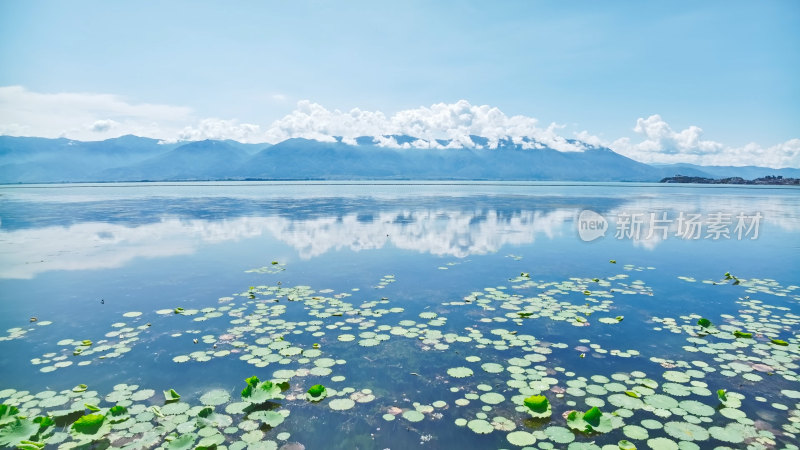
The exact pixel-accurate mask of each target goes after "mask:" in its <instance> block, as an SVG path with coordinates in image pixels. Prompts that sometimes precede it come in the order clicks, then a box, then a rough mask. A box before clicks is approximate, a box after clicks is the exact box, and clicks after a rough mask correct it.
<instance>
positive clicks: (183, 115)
mask: <svg viewBox="0 0 800 450" xmlns="http://www.w3.org/2000/svg"><path fill="white" fill-rule="evenodd" d="M191 114H192V110H191V109H190V108H186V107H182V106H169V105H156V104H149V103H137V104H134V103H130V102H128V101H126V100H125V99H123V98H121V97H119V96H116V95H110V94H94V93H56V94H45V93H39V92H32V91H29V90H27V89H25V88H24V87H22V86H5V87H0V134H10V135H17V136H39V137H50V138H55V137H69V138H72V139H86V140H97V139H106V138H109V137H115V136H120V135H123V134H128V133H131V134H136V135H140V136H154V137H162V136H164V135H165V134H167V133H170V132H175V131H177V130H178V129H179V125H178V124H181V125H182V124H185V123H186V122H188V121H189V120H191Z"/></svg>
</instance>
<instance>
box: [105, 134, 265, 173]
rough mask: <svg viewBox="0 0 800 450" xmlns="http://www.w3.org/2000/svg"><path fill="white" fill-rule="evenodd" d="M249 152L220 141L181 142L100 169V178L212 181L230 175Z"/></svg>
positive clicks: (245, 158) (246, 157)
mask: <svg viewBox="0 0 800 450" xmlns="http://www.w3.org/2000/svg"><path fill="white" fill-rule="evenodd" d="M249 157H250V155H249V154H248V153H247V151H246V150H244V149H243V148H241V147H240V146H233V145H231V144H229V143H227V142H223V141H211V140H205V141H197V142H191V143H188V144H185V145H181V146H180V147H177V148H175V149H173V150H171V151H169V152H167V153H163V154H161V155H158V156H156V157H153V158H149V159H146V160H144V161H142V162H139V163H136V164H132V165H128V166H123V167H118V168H114V169H108V170H104V171H102V172H100V174H99V176H100V178H101V179H102V180H104V181H105V180H113V181H137V180H171V181H172V180H213V179H224V178H229V177H231V176H232V175H235V174H236V170H237V169H238V168H239V167H240V166H241V165H242V163H244V161H246V160H247V159H248V158H249Z"/></svg>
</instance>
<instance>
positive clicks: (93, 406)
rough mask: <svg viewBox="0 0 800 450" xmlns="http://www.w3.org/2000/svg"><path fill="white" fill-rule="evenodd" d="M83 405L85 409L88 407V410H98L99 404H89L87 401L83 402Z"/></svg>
mask: <svg viewBox="0 0 800 450" xmlns="http://www.w3.org/2000/svg"><path fill="white" fill-rule="evenodd" d="M83 406H84V407H85V408H86V409H88V410H89V411H92V412H97V411H100V407H99V406H97V405H92V404H89V403H84V404H83Z"/></svg>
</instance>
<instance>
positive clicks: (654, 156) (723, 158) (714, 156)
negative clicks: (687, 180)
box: [576, 114, 800, 168]
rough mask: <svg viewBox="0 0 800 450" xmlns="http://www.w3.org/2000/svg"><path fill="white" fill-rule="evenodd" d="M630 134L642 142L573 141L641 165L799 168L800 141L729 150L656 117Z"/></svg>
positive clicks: (579, 135)
mask: <svg viewBox="0 0 800 450" xmlns="http://www.w3.org/2000/svg"><path fill="white" fill-rule="evenodd" d="M633 131H634V132H636V133H637V134H639V135H640V136H642V140H641V141H638V142H635V141H634V140H632V139H631V138H628V137H623V138H619V139H617V140H615V141H612V142H603V141H602V140H601V139H600V138H598V137H596V136H592V135H591V134H590V133H588V132H586V131H583V132H580V133H577V134H576V138H578V139H580V140H582V141H584V142H587V143H590V144H593V145H605V146H607V147H609V148H611V149H612V150H614V151H615V152H617V153H620V154H622V155H625V156H627V157H629V158H632V159H635V160H637V161H641V162H644V163H692V164H700V165H707V166H708V165H720V166H745V165H758V166H766V167H773V168H781V167H800V139H790V140H788V141H786V142H782V143H779V144H776V145H773V146H771V147H763V146H761V145H759V144H756V143H749V144H747V145H745V146H742V147H730V146H726V145H724V144H722V143H720V142H716V141H712V140H707V139H703V130H702V128H700V127H698V126H695V125H691V126H689V127H688V128H685V129H683V130H680V131H675V130H673V129H672V127H670V126H669V124H668V123H667V122H666V121H665V120H664V119H662V118H661V116H660V115H658V114H654V115H652V116H650V117H648V118H646V119H643V118H639V119H638V120H637V121H636V126H635V127H634V128H633Z"/></svg>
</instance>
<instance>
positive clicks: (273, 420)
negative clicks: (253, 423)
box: [247, 411, 285, 428]
mask: <svg viewBox="0 0 800 450" xmlns="http://www.w3.org/2000/svg"><path fill="white" fill-rule="evenodd" d="M247 418H248V419H250V420H258V421H261V422H263V423H264V424H266V425H267V426H269V427H272V428H275V427H277V426H278V425H280V424H282V423H283V421H284V419H285V417H283V414H281V413H279V412H277V411H255V412H252V413H250V414H249V415H248V416H247Z"/></svg>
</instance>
